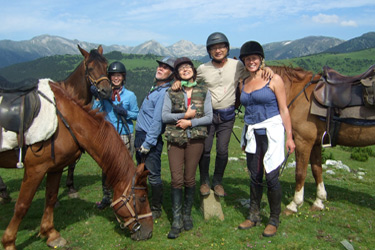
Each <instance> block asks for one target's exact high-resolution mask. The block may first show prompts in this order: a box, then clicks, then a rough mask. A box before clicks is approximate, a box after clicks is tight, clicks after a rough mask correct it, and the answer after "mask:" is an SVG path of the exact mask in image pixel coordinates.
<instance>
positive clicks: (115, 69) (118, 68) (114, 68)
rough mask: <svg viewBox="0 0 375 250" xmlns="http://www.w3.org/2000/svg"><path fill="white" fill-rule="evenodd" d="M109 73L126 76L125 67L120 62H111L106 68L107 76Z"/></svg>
mask: <svg viewBox="0 0 375 250" xmlns="http://www.w3.org/2000/svg"><path fill="white" fill-rule="evenodd" d="M111 73H124V74H126V68H125V65H124V64H123V63H122V62H118V61H116V62H113V63H111V64H110V65H109V66H108V74H111Z"/></svg>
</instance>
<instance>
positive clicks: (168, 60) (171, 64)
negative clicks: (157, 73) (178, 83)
mask: <svg viewBox="0 0 375 250" xmlns="http://www.w3.org/2000/svg"><path fill="white" fill-rule="evenodd" d="M156 61H157V63H158V64H159V65H160V64H165V65H167V66H168V67H169V69H170V70H171V74H170V75H169V76H168V77H167V78H166V79H155V80H156V81H162V82H169V81H172V80H173V73H174V62H175V61H176V58H173V57H169V56H167V57H164V58H163V59H161V60H156Z"/></svg>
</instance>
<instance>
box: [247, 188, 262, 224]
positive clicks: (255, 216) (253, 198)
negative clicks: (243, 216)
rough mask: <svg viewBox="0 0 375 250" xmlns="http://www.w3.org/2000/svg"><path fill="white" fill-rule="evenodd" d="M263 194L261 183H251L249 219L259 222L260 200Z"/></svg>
mask: <svg viewBox="0 0 375 250" xmlns="http://www.w3.org/2000/svg"><path fill="white" fill-rule="evenodd" d="M262 196H263V187H262V186H260V185H250V210H249V217H248V219H249V220H251V221H252V222H254V223H255V224H259V223H260V221H261V218H260V202H261V200H262Z"/></svg>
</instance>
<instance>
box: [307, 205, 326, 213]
mask: <svg viewBox="0 0 375 250" xmlns="http://www.w3.org/2000/svg"><path fill="white" fill-rule="evenodd" d="M323 209H324V208H321V207H318V206H315V205H312V206H311V208H310V211H312V212H315V211H322V210H323Z"/></svg>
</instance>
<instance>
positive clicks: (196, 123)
mask: <svg viewBox="0 0 375 250" xmlns="http://www.w3.org/2000/svg"><path fill="white" fill-rule="evenodd" d="M191 104H194V105H195V107H196V110H197V113H196V116H195V117H194V118H193V119H191V122H192V126H191V127H189V128H187V129H185V130H183V129H182V128H178V127H176V122H177V121H178V120H180V119H183V118H184V116H185V112H186V110H187V96H186V93H185V92H184V91H173V90H172V89H169V90H168V92H167V94H166V95H165V98H164V105H163V112H162V117H163V122H164V123H166V128H165V133H164V136H165V138H166V140H167V141H168V142H170V143H176V144H179V145H183V144H185V143H186V142H188V140H189V139H204V138H206V137H207V125H209V124H211V122H212V105H211V94H210V92H209V91H208V90H207V87H206V85H205V84H198V85H197V86H195V87H194V89H193V92H192V95H191Z"/></svg>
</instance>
